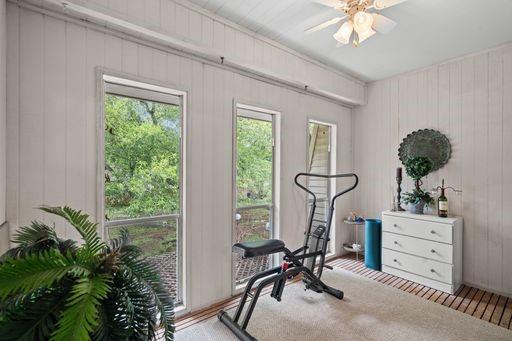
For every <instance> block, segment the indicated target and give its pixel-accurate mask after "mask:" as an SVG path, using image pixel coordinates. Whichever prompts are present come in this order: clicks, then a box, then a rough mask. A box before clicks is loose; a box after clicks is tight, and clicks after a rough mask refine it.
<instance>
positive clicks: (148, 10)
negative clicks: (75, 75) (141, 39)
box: [84, 0, 365, 102]
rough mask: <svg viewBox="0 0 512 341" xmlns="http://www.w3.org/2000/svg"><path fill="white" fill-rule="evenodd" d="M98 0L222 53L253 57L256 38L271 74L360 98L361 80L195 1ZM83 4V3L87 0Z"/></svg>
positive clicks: (100, 6)
mask: <svg viewBox="0 0 512 341" xmlns="http://www.w3.org/2000/svg"><path fill="white" fill-rule="evenodd" d="M98 1H100V0H97V1H95V3H94V4H93V5H94V7H93V9H94V10H100V11H104V12H108V14H109V15H113V16H121V17H122V19H127V18H128V19H132V20H133V21H134V22H135V23H136V24H138V25H143V26H145V27H147V28H150V29H154V30H160V31H163V32H165V33H167V34H169V35H173V36H177V37H178V38H180V39H183V40H185V41H187V42H193V43H194V44H196V45H199V46H201V47H214V48H215V49H216V50H217V52H221V53H222V54H223V56H224V57H226V58H233V57H235V58H237V59H238V60H239V61H242V62H248V63H252V62H253V59H252V58H253V56H254V51H253V50H254V49H255V48H256V44H260V45H262V46H265V49H266V50H268V51H267V52H268V54H267V56H268V58H267V59H264V60H262V61H261V64H256V66H259V67H263V69H266V70H267V71H269V72H271V73H272V74H277V75H283V76H287V77H292V78H294V79H298V80H300V81H302V82H305V83H306V84H308V85H310V86H314V87H320V88H322V89H326V90H328V91H331V92H334V93H338V94H341V95H343V96H345V97H347V98H352V99H356V100H358V101H362V102H363V101H364V98H365V85H364V84H363V83H362V82H359V81H357V80H355V79H353V78H351V77H349V76H346V75H344V74H342V73H340V72H337V71H336V72H334V70H333V69H328V68H327V67H325V66H323V65H321V64H319V63H316V62H313V61H312V60H310V59H308V58H307V57H304V56H302V55H299V54H297V53H293V52H292V51H290V50H289V49H288V48H286V47H284V46H282V45H280V44H278V43H276V42H272V41H269V40H268V39H267V38H263V37H261V36H259V35H257V34H255V33H253V32H248V31H247V30H245V29H243V28H241V27H240V26H237V25H234V24H231V23H229V22H227V21H225V19H223V18H221V17H219V16H217V15H215V14H212V13H209V12H207V11H204V10H203V9H200V8H198V7H197V6H195V5H193V4H188V3H186V2H183V1H174V0H136V1H135V0H133V1H130V0H101V1H102V2H103V3H96V2H98ZM84 5H85V6H87V3H85V4H84ZM251 14H252V13H251ZM224 41H225V42H226V43H224Z"/></svg>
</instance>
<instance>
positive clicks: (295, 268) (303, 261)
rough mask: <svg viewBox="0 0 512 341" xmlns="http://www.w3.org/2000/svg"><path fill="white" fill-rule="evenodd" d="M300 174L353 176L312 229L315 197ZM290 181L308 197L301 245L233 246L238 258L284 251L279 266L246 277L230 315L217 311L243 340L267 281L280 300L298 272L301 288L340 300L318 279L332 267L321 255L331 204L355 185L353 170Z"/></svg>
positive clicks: (262, 243) (336, 292) (277, 242)
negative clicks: (234, 308)
mask: <svg viewBox="0 0 512 341" xmlns="http://www.w3.org/2000/svg"><path fill="white" fill-rule="evenodd" d="M302 177H304V178H323V179H337V178H354V184H353V185H352V186H351V187H349V188H347V189H344V190H343V191H341V192H338V193H336V194H335V195H334V196H333V197H332V199H331V200H330V201H329V208H328V212H327V219H326V221H325V222H324V221H322V224H319V225H318V226H316V227H315V228H314V229H313V224H314V223H315V222H316V219H315V211H316V208H317V206H316V203H317V197H316V195H315V193H313V192H312V191H311V190H310V189H308V188H307V187H306V186H305V185H303V184H301V183H300V182H299V179H300V178H302ZM294 181H295V184H296V185H297V186H298V187H299V188H300V189H302V190H304V191H306V193H307V194H309V195H310V196H311V197H312V201H311V206H310V210H309V218H308V225H307V228H306V231H305V233H304V244H303V245H302V247H300V248H298V249H297V250H295V251H293V252H292V251H290V250H289V249H288V248H286V246H285V244H284V242H283V241H281V240H279V239H268V240H258V241H252V242H242V243H236V244H235V245H233V251H234V252H237V253H240V254H241V255H242V258H251V257H258V256H265V255H270V254H274V253H283V254H284V256H283V263H282V264H281V265H280V266H277V267H275V268H272V269H268V270H266V271H263V272H260V273H258V274H256V275H254V276H253V277H251V278H250V279H249V281H248V282H247V286H246V287H245V290H244V294H243V296H242V298H241V300H240V303H239V304H238V307H237V309H236V311H235V314H234V316H233V317H230V316H229V315H228V313H227V312H225V311H224V310H221V311H219V313H218V314H217V316H218V318H219V320H220V321H221V322H222V323H224V324H225V325H226V326H227V327H228V328H229V329H230V330H231V331H232V332H233V334H235V335H236V336H237V337H238V338H239V339H240V340H243V341H250V340H256V339H255V338H254V337H253V336H252V335H250V334H249V333H248V332H247V325H248V324H249V320H250V319H251V316H252V313H253V311H254V308H255V306H256V303H257V302H258V298H259V296H260V294H261V291H262V290H263V289H264V288H265V287H267V286H269V285H271V284H273V288H272V291H271V293H270V296H271V297H273V298H275V299H276V300H277V301H278V302H280V301H281V296H282V294H283V290H284V286H285V284H286V281H287V280H290V279H293V278H294V277H296V276H299V275H302V281H303V282H304V285H305V290H308V289H309V290H313V291H315V292H317V293H323V292H325V293H328V294H330V295H332V296H334V297H336V298H338V299H340V300H341V299H343V291H341V290H338V289H335V288H333V287H330V286H328V285H327V284H325V283H324V282H322V280H321V279H320V278H321V276H322V270H323V268H324V267H325V268H328V269H331V270H332V267H331V266H329V265H326V264H325V256H326V253H327V246H328V242H329V235H330V231H331V222H332V219H333V216H334V204H335V202H336V199H338V198H339V197H340V196H342V195H343V194H346V193H348V192H350V191H352V190H353V189H354V188H356V186H357V184H358V182H359V179H358V177H357V175H356V174H353V173H349V174H334V175H324V174H313V173H299V174H297V175H296V176H295V179H294ZM317 260H318V264H317ZM255 284H257V286H256V288H255V289H254V290H253V286H254V285H255ZM248 298H251V301H250V303H249V306H248V308H247V310H246V311H245V314H244V316H243V319H242V320H240V319H241V318H242V313H243V311H244V306H245V304H246V303H247V300H248Z"/></svg>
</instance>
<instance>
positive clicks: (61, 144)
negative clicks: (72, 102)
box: [43, 17, 66, 234]
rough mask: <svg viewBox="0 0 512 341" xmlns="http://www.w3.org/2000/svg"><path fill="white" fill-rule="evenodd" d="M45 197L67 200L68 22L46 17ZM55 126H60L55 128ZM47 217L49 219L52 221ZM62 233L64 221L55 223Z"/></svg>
mask: <svg viewBox="0 0 512 341" xmlns="http://www.w3.org/2000/svg"><path fill="white" fill-rule="evenodd" d="M44 46H45V51H44V52H45V54H44V58H43V60H44V69H45V77H44V90H43V91H44V92H43V95H44V98H45V101H44V108H43V110H44V122H43V127H44V128H43V130H44V132H45V134H44V189H45V190H44V200H43V203H44V204H46V205H60V204H62V203H63V202H65V201H66V183H65V181H63V179H66V124H65V121H64V120H63V117H65V116H66V111H65V110H66V97H65V96H63V94H65V93H66V73H65V70H64V69H63V68H62V65H66V25H65V23H64V22H62V21H60V20H55V19H52V18H48V17H45V18H44ZM55 127H59V129H57V130H55V131H54V128H55ZM48 219H49V217H48V218H46V219H45V221H46V222H51V221H49V220H48ZM56 227H57V232H58V233H59V234H60V233H63V232H64V227H63V226H62V224H58V225H56Z"/></svg>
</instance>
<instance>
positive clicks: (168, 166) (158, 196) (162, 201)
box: [104, 76, 184, 304]
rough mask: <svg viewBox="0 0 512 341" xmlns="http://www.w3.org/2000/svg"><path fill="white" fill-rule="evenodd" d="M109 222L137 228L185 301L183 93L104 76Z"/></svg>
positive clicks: (115, 231)
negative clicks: (183, 250)
mask: <svg viewBox="0 0 512 341" xmlns="http://www.w3.org/2000/svg"><path fill="white" fill-rule="evenodd" d="M104 80H105V96H104V114H105V122H104V127H105V132H104V155H105V160H104V161H105V185H104V211H105V227H106V228H107V231H108V235H109V237H110V238H112V237H116V236H118V235H120V234H121V231H122V230H123V229H126V230H127V231H128V233H129V236H130V238H131V241H132V243H133V244H134V245H137V246H139V247H140V248H141V249H142V252H143V254H144V256H145V257H146V258H147V260H148V261H149V262H150V263H152V264H153V265H154V266H155V267H156V269H157V270H158V271H159V273H160V276H161V277H162V279H163V282H164V284H165V285H166V286H167V289H168V290H169V291H170V293H171V295H172V296H173V297H174V299H175V302H176V303H177V304H181V303H183V252H182V245H183V238H182V236H183V219H182V217H183V204H182V203H183V200H182V199H183V167H182V165H183V122H184V120H183V103H184V101H183V97H184V94H180V93H179V92H175V91H172V90H170V89H166V88H161V87H155V86H151V85H148V84H143V83H138V82H133V81H125V80H122V79H119V78H114V77H107V76H104Z"/></svg>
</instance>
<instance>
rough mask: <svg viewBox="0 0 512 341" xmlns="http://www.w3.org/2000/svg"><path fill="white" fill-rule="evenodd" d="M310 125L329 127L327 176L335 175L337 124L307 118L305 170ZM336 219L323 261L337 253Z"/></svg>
mask: <svg viewBox="0 0 512 341" xmlns="http://www.w3.org/2000/svg"><path fill="white" fill-rule="evenodd" d="M310 124H319V125H324V126H328V127H329V135H330V136H329V174H336V172H337V155H338V154H337V148H336V146H337V139H338V135H337V132H338V124H337V123H335V122H331V121H326V120H322V119H316V118H313V117H308V119H307V122H306V170H308V169H309V161H310V160H309V125H310ZM329 188H330V193H329V204H330V200H332V198H333V197H334V194H335V193H336V179H330V180H329ZM306 212H309V203H308V201H307V200H306ZM336 236H337V233H336V219H335V217H333V219H332V222H331V252H329V253H328V254H327V255H326V257H325V259H326V260H327V259H331V258H333V257H335V256H336V255H337V254H338V253H339V252H340V248H339V247H338V243H337V240H336Z"/></svg>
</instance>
